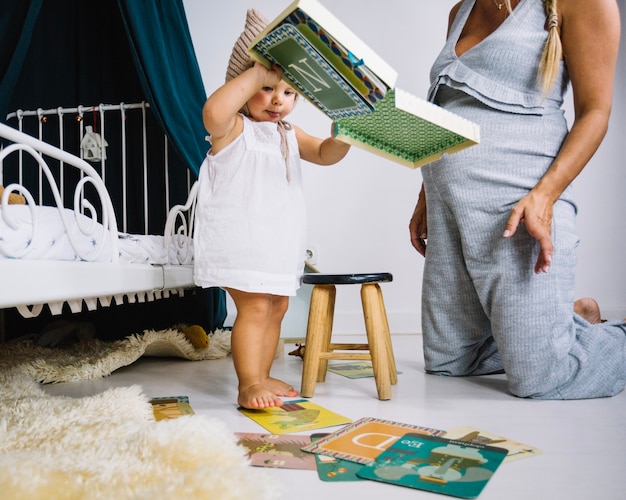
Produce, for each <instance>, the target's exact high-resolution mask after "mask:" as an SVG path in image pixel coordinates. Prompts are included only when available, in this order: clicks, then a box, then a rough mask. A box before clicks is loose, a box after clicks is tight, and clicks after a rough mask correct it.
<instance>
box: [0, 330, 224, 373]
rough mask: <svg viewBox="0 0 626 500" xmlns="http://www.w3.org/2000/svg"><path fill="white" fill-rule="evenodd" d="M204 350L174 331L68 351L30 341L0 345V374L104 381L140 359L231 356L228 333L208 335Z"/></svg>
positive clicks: (94, 341) (95, 341)
mask: <svg viewBox="0 0 626 500" xmlns="http://www.w3.org/2000/svg"><path fill="white" fill-rule="evenodd" d="M208 337H209V339H208V341H209V345H208V347H206V348H195V347H194V346H193V345H192V344H191V342H190V341H189V340H188V339H187V337H186V336H185V334H184V333H183V332H182V331H180V330H177V329H168V330H158V331H155V330H145V331H144V332H143V333H140V334H135V335H131V336H129V337H126V338H125V339H123V340H117V341H114V342H103V341H101V340H98V339H89V340H85V341H81V342H77V343H75V344H72V345H70V346H67V347H40V346H38V345H37V344H36V343H35V342H32V341H20V342H8V343H5V344H0V373H2V372H5V373H6V372H12V373H14V372H21V373H24V374H27V375H29V376H30V377H31V378H33V379H34V380H36V381H38V382H42V383H54V382H74V381H77V380H90V379H95V378H101V377H105V376H107V375H110V374H111V372H113V371H114V370H117V369H118V368H121V367H122V366H127V365H129V364H131V363H133V362H134V361H136V360H137V359H139V358H140V357H141V356H174V357H179V358H185V359H190V360H194V361H198V360H203V359H219V358H224V357H226V356H228V354H229V353H230V332H229V331H227V330H216V331H214V332H212V333H211V334H209V336H208Z"/></svg>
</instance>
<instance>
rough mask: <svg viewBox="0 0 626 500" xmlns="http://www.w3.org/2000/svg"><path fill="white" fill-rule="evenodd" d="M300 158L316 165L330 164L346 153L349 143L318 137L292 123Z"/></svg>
mask: <svg viewBox="0 0 626 500" xmlns="http://www.w3.org/2000/svg"><path fill="white" fill-rule="evenodd" d="M293 128H294V130H295V132H296V138H297V139H298V148H299V150H300V158H302V159H303V160H306V161H310V162H311V163H316V164H318V165H332V164H333V163H337V162H338V161H340V160H341V159H342V158H343V157H344V156H346V155H347V154H348V151H349V150H350V145H349V144H346V143H345V142H341V141H339V140H337V139H335V138H333V137H332V136H331V137H327V138H326V139H320V138H319V137H314V136H312V135H309V134H307V133H306V132H305V131H303V130H302V129H301V128H299V127H296V126H295V125H294V127H293Z"/></svg>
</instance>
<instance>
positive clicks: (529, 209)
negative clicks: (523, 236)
mask: <svg viewBox="0 0 626 500" xmlns="http://www.w3.org/2000/svg"><path fill="white" fill-rule="evenodd" d="M552 205H553V202H552V200H551V199H550V198H548V197H547V196H542V195H540V194H537V193H536V192H535V191H531V192H530V193H528V194H527V195H526V196H524V197H523V198H522V199H521V200H520V201H518V202H517V204H516V205H515V206H514V207H513V209H512V210H511V215H510V216H509V219H508V220H507V222H506V228H505V230H504V234H503V236H504V237H505V238H510V237H511V236H513V235H514V234H515V231H517V228H518V227H519V224H520V222H523V223H524V225H525V226H526V231H528V234H530V235H531V236H532V237H533V238H535V239H536V240H537V242H538V243H539V255H538V256H537V262H536V263H535V273H537V274H539V273H547V272H548V270H549V269H550V263H551V262H552V252H553V251H554V245H553V244H552Z"/></svg>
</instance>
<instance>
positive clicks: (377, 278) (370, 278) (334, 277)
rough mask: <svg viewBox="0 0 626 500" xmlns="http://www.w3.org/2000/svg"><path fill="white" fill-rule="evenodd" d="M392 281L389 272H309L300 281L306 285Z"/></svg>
mask: <svg viewBox="0 0 626 500" xmlns="http://www.w3.org/2000/svg"><path fill="white" fill-rule="evenodd" d="M389 281H393V276H392V274H391V273H367V274H321V273H310V274H305V275H303V276H302V283H306V284H308V285H360V284H363V283H382V282H389Z"/></svg>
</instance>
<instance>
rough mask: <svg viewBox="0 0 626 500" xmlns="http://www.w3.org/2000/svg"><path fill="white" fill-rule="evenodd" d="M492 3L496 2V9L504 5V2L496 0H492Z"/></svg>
mask: <svg viewBox="0 0 626 500" xmlns="http://www.w3.org/2000/svg"><path fill="white" fill-rule="evenodd" d="M493 3H495V4H496V7H498V10H502V7H503V5H504V2H501V3H500V2H497V0H493Z"/></svg>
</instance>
